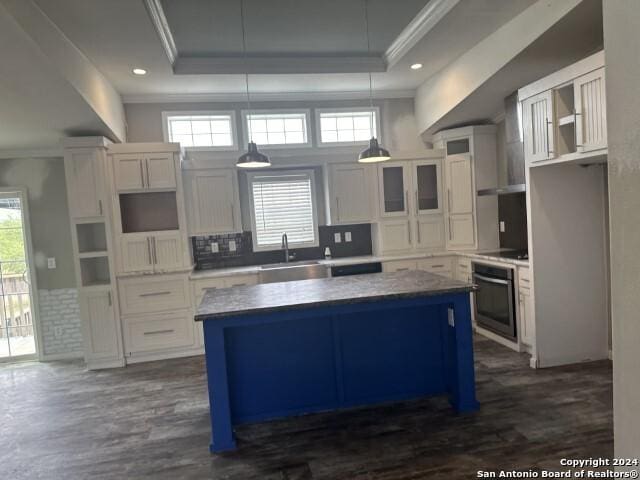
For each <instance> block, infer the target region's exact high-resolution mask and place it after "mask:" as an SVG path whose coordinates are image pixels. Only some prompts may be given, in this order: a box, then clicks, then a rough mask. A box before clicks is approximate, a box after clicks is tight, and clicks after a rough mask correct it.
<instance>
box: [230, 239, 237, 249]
mask: <svg viewBox="0 0 640 480" xmlns="http://www.w3.org/2000/svg"><path fill="white" fill-rule="evenodd" d="M229 251H230V252H235V251H236V241H235V240H229Z"/></svg>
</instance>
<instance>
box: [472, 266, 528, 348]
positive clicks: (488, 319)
mask: <svg viewBox="0 0 640 480" xmlns="http://www.w3.org/2000/svg"><path fill="white" fill-rule="evenodd" d="M513 277H514V275H513V269H512V268H507V267H497V266H493V265H485V264H482V263H473V281H474V283H476V284H477V285H478V290H477V291H476V293H475V313H476V323H477V324H478V326H480V327H482V328H486V329H487V330H490V331H492V332H494V333H497V334H498V335H501V336H503V337H505V338H508V339H510V340H513V341H517V339H518V333H517V328H516V303H515V288H514V280H513Z"/></svg>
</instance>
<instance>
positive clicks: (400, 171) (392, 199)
mask: <svg viewBox="0 0 640 480" xmlns="http://www.w3.org/2000/svg"><path fill="white" fill-rule="evenodd" d="M379 177H380V193H381V195H380V202H381V205H380V208H381V214H382V215H383V216H385V217H393V216H406V215H408V214H409V206H408V203H409V190H408V187H409V182H408V181H407V169H406V168H405V165H403V164H386V165H384V166H380V175H379Z"/></svg>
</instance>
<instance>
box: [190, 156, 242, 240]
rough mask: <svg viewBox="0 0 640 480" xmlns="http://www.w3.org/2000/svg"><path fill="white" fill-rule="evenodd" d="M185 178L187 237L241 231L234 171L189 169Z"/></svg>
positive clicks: (236, 178)
mask: <svg viewBox="0 0 640 480" xmlns="http://www.w3.org/2000/svg"><path fill="white" fill-rule="evenodd" d="M184 177H185V196H186V203H187V219H188V224H189V235H191V236H195V235H214V234H218V233H231V232H240V231H242V222H241V218H240V201H239V196H238V176H237V173H236V171H235V170H233V169H225V168H219V169H208V170H191V171H187V172H185V174H184Z"/></svg>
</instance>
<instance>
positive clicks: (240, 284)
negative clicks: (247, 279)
mask: <svg viewBox="0 0 640 480" xmlns="http://www.w3.org/2000/svg"><path fill="white" fill-rule="evenodd" d="M231 286H232V287H246V286H247V284H246V283H234V284H233V285H231Z"/></svg>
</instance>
